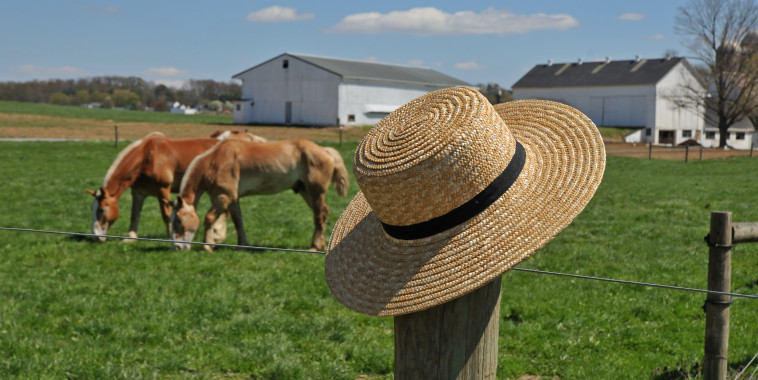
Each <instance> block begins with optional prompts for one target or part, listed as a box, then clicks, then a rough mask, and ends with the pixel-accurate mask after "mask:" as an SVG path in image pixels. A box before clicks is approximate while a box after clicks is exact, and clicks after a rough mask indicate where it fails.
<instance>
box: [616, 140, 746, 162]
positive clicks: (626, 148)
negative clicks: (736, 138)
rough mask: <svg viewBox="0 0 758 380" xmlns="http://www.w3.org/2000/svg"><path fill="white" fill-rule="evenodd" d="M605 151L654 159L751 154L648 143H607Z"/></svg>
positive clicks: (734, 150)
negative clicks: (650, 144)
mask: <svg viewBox="0 0 758 380" xmlns="http://www.w3.org/2000/svg"><path fill="white" fill-rule="evenodd" d="M605 153H606V154H607V155H609V156H622V157H636V158H645V159H647V158H652V159H654V160H681V161H684V160H685V159H686V160H688V161H696V160H701V159H702V160H709V159H713V158H726V157H739V156H750V155H751V152H750V151H749V150H737V149H727V150H724V149H716V148H701V147H699V146H691V147H689V148H685V147H666V146H653V147H652V150H651V148H650V146H649V145H646V144H627V143H606V144H605Z"/></svg>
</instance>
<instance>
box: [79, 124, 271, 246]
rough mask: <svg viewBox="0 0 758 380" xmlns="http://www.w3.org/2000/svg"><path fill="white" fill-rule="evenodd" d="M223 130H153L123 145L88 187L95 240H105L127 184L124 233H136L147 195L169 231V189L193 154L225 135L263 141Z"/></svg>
mask: <svg viewBox="0 0 758 380" xmlns="http://www.w3.org/2000/svg"><path fill="white" fill-rule="evenodd" d="M226 132H229V131H226ZM226 132H223V131H217V132H216V133H215V134H214V136H217V138H196V139H170V138H168V137H166V136H165V135H164V134H162V133H160V132H153V133H151V134H149V135H147V136H145V137H144V138H142V139H140V140H137V141H134V142H133V143H131V144H129V146H127V147H126V148H124V150H122V151H121V153H119V155H118V156H117V157H116V160H114V161H113V164H111V166H110V168H109V169H108V172H107V174H106V175H105V179H104V180H103V184H102V185H101V186H100V188H99V189H98V190H97V191H94V190H87V192H88V193H90V194H91V195H92V196H94V197H95V201H94V202H93V203H92V234H94V235H97V236H96V240H97V241H100V242H104V241H105V236H104V235H106V234H107V233H108V228H110V226H111V225H112V224H113V223H114V222H115V221H116V219H118V216H119V209H118V200H119V198H120V197H121V195H122V194H123V193H124V191H126V189H128V188H130V187H131V189H132V210H131V211H132V213H131V221H130V223H129V232H128V234H127V236H129V237H133V238H134V237H137V226H138V225H139V219H140V212H141V211H142V204H143V203H144V202H145V198H146V197H148V196H155V197H158V202H159V204H160V209H161V214H162V216H163V221H164V222H165V223H166V229H167V231H169V232H170V227H169V218H170V216H171V204H170V202H171V192H174V193H176V192H177V191H179V184H180V181H181V178H182V175H183V174H184V171H185V170H186V169H187V166H189V163H190V162H191V161H192V159H193V158H195V157H196V156H197V155H198V154H200V153H203V152H205V151H206V150H208V149H210V148H211V147H213V146H214V145H216V143H218V142H219V140H220V139H224V138H228V139H239V140H250V141H265V140H263V139H262V138H259V137H258V136H255V135H253V134H249V133H242V132H232V133H226ZM125 241H133V240H125Z"/></svg>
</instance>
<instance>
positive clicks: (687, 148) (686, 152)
mask: <svg viewBox="0 0 758 380" xmlns="http://www.w3.org/2000/svg"><path fill="white" fill-rule="evenodd" d="M689 158H690V146H689V145H686V146H685V147H684V162H685V163H687V161H689Z"/></svg>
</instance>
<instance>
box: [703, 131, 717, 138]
mask: <svg viewBox="0 0 758 380" xmlns="http://www.w3.org/2000/svg"><path fill="white" fill-rule="evenodd" d="M705 138H706V139H708V140H714V139H715V138H716V132H708V131H706V132H705Z"/></svg>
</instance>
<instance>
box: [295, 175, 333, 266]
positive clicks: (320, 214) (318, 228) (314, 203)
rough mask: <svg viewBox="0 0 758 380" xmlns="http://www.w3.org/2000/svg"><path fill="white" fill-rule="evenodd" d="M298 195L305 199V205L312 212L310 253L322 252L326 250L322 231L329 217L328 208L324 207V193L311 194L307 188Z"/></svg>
mask: <svg viewBox="0 0 758 380" xmlns="http://www.w3.org/2000/svg"><path fill="white" fill-rule="evenodd" d="M300 195H302V196H303V199H305V203H307V204H308V206H309V207H310V208H311V210H313V238H312V239H311V247H310V248H309V249H310V250H311V251H323V250H324V249H325V248H326V241H325V240H324V229H325V227H326V217H327V216H329V206H327V205H326V193H323V192H318V193H313V192H311V191H309V190H308V189H307V188H306V190H305V191H303V192H301V193H300Z"/></svg>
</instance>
